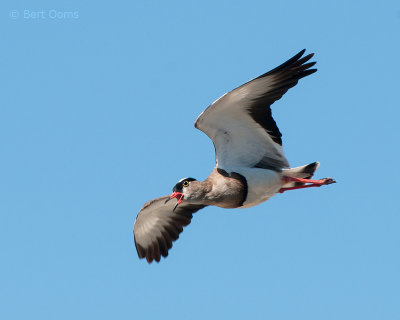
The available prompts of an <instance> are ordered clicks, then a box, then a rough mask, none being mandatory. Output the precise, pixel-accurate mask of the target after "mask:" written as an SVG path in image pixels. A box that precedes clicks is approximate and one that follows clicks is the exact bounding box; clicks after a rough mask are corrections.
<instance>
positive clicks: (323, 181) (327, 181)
mask: <svg viewBox="0 0 400 320" xmlns="http://www.w3.org/2000/svg"><path fill="white" fill-rule="evenodd" d="M282 180H283V181H284V182H301V183H309V184H306V185H302V186H297V187H289V188H281V189H280V190H279V193H283V192H285V191H289V190H296V189H304V188H311V187H320V186H323V185H327V184H331V183H335V182H336V181H335V180H333V179H332V178H325V179H321V180H311V179H302V178H295V177H283V178H282Z"/></svg>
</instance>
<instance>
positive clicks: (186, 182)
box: [170, 178, 197, 206]
mask: <svg viewBox="0 0 400 320" xmlns="http://www.w3.org/2000/svg"><path fill="white" fill-rule="evenodd" d="M194 181H197V180H196V179H193V178H183V179H181V180H179V181H178V183H177V184H176V185H175V186H174V187H173V189H172V194H171V196H170V199H173V198H177V199H178V203H177V204H176V205H177V206H178V205H179V204H181V202H182V201H183V199H184V198H186V199H188V198H189V199H190V198H191V197H190V195H191V194H192V192H193V191H194V187H195V186H194V184H193V182H194Z"/></svg>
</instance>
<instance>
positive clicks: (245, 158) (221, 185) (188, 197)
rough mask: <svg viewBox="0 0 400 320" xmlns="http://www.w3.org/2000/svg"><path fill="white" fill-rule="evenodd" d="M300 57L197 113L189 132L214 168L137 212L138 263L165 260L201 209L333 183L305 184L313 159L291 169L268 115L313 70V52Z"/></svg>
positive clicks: (249, 202)
mask: <svg viewBox="0 0 400 320" xmlns="http://www.w3.org/2000/svg"><path fill="white" fill-rule="evenodd" d="M304 52H305V49H304V50H302V51H300V52H299V53H298V54H296V55H295V56H294V57H293V58H291V59H289V60H288V61H286V62H285V63H283V64H281V65H280V66H278V67H276V68H275V69H273V70H271V71H269V72H267V73H264V74H262V75H261V76H259V77H257V78H255V79H253V80H251V81H249V82H246V83H245V84H243V85H241V86H240V87H238V88H236V89H234V90H232V91H230V92H228V93H226V94H224V95H223V96H222V97H220V98H219V99H218V100H216V101H215V102H213V103H212V104H211V105H210V106H209V107H208V108H207V109H205V110H204V111H203V113H201V114H200V116H199V117H198V118H197V120H196V122H195V127H196V128H197V129H199V130H201V131H203V132H204V133H205V134H206V135H207V136H208V137H209V138H210V139H211V140H212V142H213V143H214V147H215V168H214V170H213V171H212V172H211V174H210V175H209V176H208V178H207V179H206V180H204V181H198V180H196V179H193V178H184V179H181V180H179V181H178V183H177V184H176V185H175V186H174V187H173V189H172V191H173V192H172V194H170V195H166V196H164V197H160V198H157V199H154V200H151V201H149V202H147V203H146V204H145V205H144V206H143V207H142V209H141V210H140V211H139V213H138V215H137V218H136V221H135V224H134V227H133V232H134V239H135V245H136V250H137V253H138V256H139V258H146V260H147V262H148V263H151V262H152V261H154V260H155V261H157V262H159V261H160V259H161V256H163V257H167V256H168V250H169V249H171V247H172V242H173V241H175V240H176V239H178V237H179V234H180V233H181V232H182V231H183V227H185V226H187V225H188V224H189V223H190V222H191V220H192V217H193V214H194V213H195V212H197V211H198V210H200V209H202V208H204V207H206V206H217V207H221V208H250V207H253V206H256V205H258V204H260V203H262V202H264V201H266V200H268V199H269V198H271V197H272V196H273V195H275V194H276V193H283V192H285V191H288V190H294V189H302V188H310V187H320V186H322V185H328V184H331V183H334V182H335V180H333V179H332V178H325V179H320V180H311V178H312V176H313V174H314V172H315V171H316V170H317V168H318V166H319V162H314V163H310V164H307V165H304V166H300V167H296V168H290V166H289V162H288V161H287V159H286V158H285V155H284V153H283V150H282V134H281V132H280V131H279V129H278V127H277V125H276V123H275V121H274V119H273V118H272V114H271V105H272V104H273V103H274V102H275V101H277V100H279V99H280V98H281V97H282V96H283V95H284V94H285V93H286V91H288V90H289V89H290V88H292V87H294V86H295V85H296V84H297V82H298V81H299V79H301V78H304V77H306V76H308V75H310V74H312V73H314V72H315V71H317V69H312V67H313V66H314V65H315V62H308V61H309V60H310V59H311V58H312V56H313V55H314V54H313V53H311V54H308V55H306V56H304V57H303V55H304ZM173 199H174V200H173Z"/></svg>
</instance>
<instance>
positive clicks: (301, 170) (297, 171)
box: [282, 161, 319, 188]
mask: <svg viewBox="0 0 400 320" xmlns="http://www.w3.org/2000/svg"><path fill="white" fill-rule="evenodd" d="M318 167H319V162H318V161H317V162H313V163H310V164H307V165H305V166H301V167H296V168H290V169H283V170H282V175H283V176H286V177H295V178H303V179H310V178H312V176H313V175H314V172H315V171H316V170H317V169H318ZM303 184H304V183H301V182H287V183H285V184H284V185H283V186H282V187H283V188H291V187H298V186H301V185H303Z"/></svg>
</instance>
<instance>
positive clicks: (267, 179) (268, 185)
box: [225, 168, 282, 208]
mask: <svg viewBox="0 0 400 320" xmlns="http://www.w3.org/2000/svg"><path fill="white" fill-rule="evenodd" d="M225 170H226V171H227V172H229V173H231V172H237V173H239V174H241V175H242V176H244V177H245V178H246V180H247V188H248V192H247V198H246V201H245V202H244V203H243V206H241V207H240V208H250V207H253V206H256V205H258V204H260V203H262V202H264V201H266V200H268V199H269V198H271V197H272V196H273V195H274V194H275V193H277V192H278V191H279V189H280V188H282V180H281V175H280V174H279V173H278V172H275V171H272V170H267V169H260V168H229V169H225Z"/></svg>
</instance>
